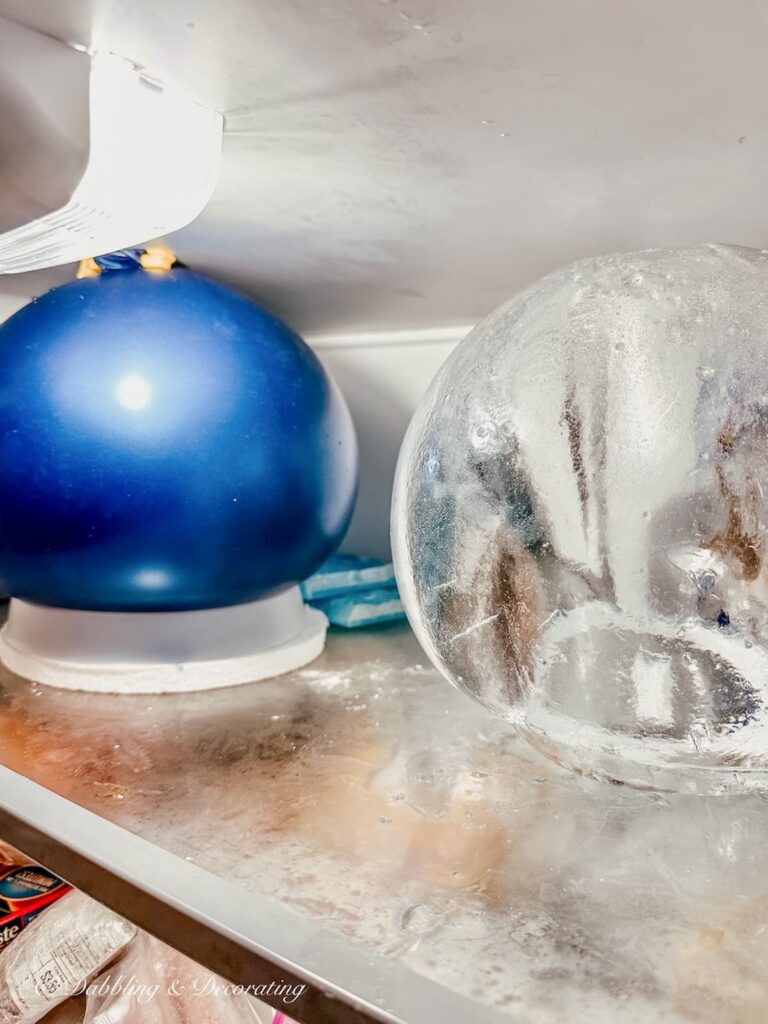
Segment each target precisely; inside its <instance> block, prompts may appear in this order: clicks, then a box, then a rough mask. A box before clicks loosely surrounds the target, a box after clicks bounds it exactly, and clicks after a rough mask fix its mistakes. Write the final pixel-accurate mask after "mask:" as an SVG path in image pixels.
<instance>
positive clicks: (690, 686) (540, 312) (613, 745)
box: [393, 245, 768, 790]
mask: <svg viewBox="0 0 768 1024" xmlns="http://www.w3.org/2000/svg"><path fill="white" fill-rule="evenodd" d="M767 521H768V252H760V251H757V250H753V249H745V248H735V247H730V246H722V245H709V246H702V247H699V248H694V249H687V250H649V251H646V252H639V253H630V254H624V255H615V256H607V257H602V258H598V259H588V260H583V261H581V262H579V263H576V264H574V265H573V266H570V267H566V268H565V269H564V270H560V271H558V272H556V273H554V274H552V275H550V276H549V277H546V278H545V279H544V280H542V281H540V282H538V283H537V284H535V285H533V286H532V287H530V288H529V289H528V290H527V291H525V292H523V293H522V294H520V295H518V296H517V297H516V298H513V299H512V300H511V301H510V302H508V303H507V304H506V305H504V306H502V307H501V308H499V309H498V310H496V312H494V313H492V314H491V315H490V316H489V317H488V318H487V319H486V320H484V321H483V322H482V323H481V324H480V325H479V326H478V327H476V328H475V330H473V331H472V333H471V334H470V335H469V337H467V339H466V340H465V341H464V342H463V344H461V345H460V346H459V348H458V349H457V350H456V352H455V353H454V355H453V356H452V357H451V358H450V359H449V360H448V362H447V363H446V364H445V365H444V366H443V367H442V369H441V370H440V372H439V373H438V375H437V377H436V378H435V380H434V382H433V384H432V386H431V388H430V390H429V392H428V394H427V396H426V397H425V399H424V401H423V402H422V404H421V406H420V408H419V410H418V411H417V413H416V416H415V418H414V420H413V422H412V424H411V427H410V429H409V432H408V435H407V437H406V440H405V444H404V446H403V450H402V453H401V456H400V462H399V466H398V473H397V480H396V486H395V498H394V506H393V542H394V547H395V558H396V567H397V571H398V580H399V583H400V587H401V591H402V595H403V599H404V601H405V603H406V607H407V610H408V614H409V617H410V620H411V623H412V624H413V626H414V629H415V631H416V633H417V635H418V637H419V639H420V640H421V643H422V645H423V646H424V647H425V649H426V651H427V652H428V653H429V655H430V656H431V658H432V659H433V661H434V662H435V664H436V665H437V666H438V667H439V668H440V669H441V670H442V671H443V672H444V674H445V675H447V676H448V677H449V678H450V679H451V680H453V682H455V683H456V684H457V685H458V686H460V687H461V688H463V689H464V690H466V691H467V692H468V693H470V694H471V695H473V696H474V697H476V698H477V699H478V700H480V701H482V702H483V703H484V704H486V705H487V706H488V707H489V708H491V709H492V710H493V711H494V712H496V713H497V714H499V715H502V716H503V717H505V718H507V719H509V720H510V721H512V722H515V723H516V724H517V725H518V726H519V727H520V728H521V729H522V731H523V732H524V733H525V734H526V736H527V737H528V738H529V739H530V740H531V741H532V742H534V743H535V744H536V745H537V746H539V747H540V748H541V749H543V750H545V751H546V752H547V753H549V754H550V755H552V756H554V757H556V758H557V759H558V760H561V761H562V762H563V763H567V764H569V765H571V766H573V767H577V768H580V769H582V770H585V771H589V772H597V773H599V774H602V775H607V776H609V777H612V778H616V779H620V780H623V781H627V782H631V783H636V784H638V785H658V786H659V787H670V788H701V787H704V788H707V789H710V790H712V789H714V790H717V789H721V788H732V787H736V788H739V787H745V786H750V785H756V786H761V787H762V786H764V785H768V565H767V564H766V560H767V559H768V544H767V543H766V522H767ZM696 769H701V770H696Z"/></svg>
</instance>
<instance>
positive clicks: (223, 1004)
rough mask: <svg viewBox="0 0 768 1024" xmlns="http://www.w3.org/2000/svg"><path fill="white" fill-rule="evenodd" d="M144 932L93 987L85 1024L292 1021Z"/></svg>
mask: <svg viewBox="0 0 768 1024" xmlns="http://www.w3.org/2000/svg"><path fill="white" fill-rule="evenodd" d="M232 988H233V986H231V985H229V984H228V983H227V982H225V981H224V979H223V978H219V977H218V976H217V975H215V974H212V973H211V972H210V971H208V970H206V969H205V968H204V967H200V966H199V965H198V964H196V963H195V962H194V961H192V960H189V959H188V958H187V957H185V956H183V955H182V954H181V953H178V952H176V950H174V949H171V948H170V947H169V946H166V945H164V944H163V943H161V942H158V940H157V939H154V938H152V936H150V935H147V934H146V933H144V932H141V933H140V934H139V935H138V936H137V938H136V939H134V941H133V942H132V943H131V945H130V946H129V947H128V950H127V951H126V952H125V954H124V955H123V956H121V957H120V958H119V960H118V961H116V962H115V963H114V964H113V965H112V966H111V967H110V968H109V969H108V970H106V971H104V972H102V973H101V974H100V975H99V976H98V977H96V978H94V979H93V981H92V982H91V984H90V985H89V986H88V991H87V997H88V1000H87V1005H86V1012H85V1021H84V1024H278V1022H279V1021H283V1022H287V1024H289V1022H288V1018H287V1017H285V1016H284V1015H282V1014H279V1013H276V1012H275V1011H274V1010H273V1009H271V1008H270V1007H269V1006H266V1005H265V1004H264V1003H261V1002H260V1001H259V1000H257V999H254V998H253V997H252V996H249V995H247V994H245V993H236V992H232V991H231V990H232Z"/></svg>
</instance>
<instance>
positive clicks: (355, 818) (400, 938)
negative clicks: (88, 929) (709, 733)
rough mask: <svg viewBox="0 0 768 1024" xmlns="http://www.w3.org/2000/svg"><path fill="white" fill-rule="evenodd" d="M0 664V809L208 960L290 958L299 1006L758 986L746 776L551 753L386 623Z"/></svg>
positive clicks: (316, 1016) (501, 1000)
mask: <svg viewBox="0 0 768 1024" xmlns="http://www.w3.org/2000/svg"><path fill="white" fill-rule="evenodd" d="M574 685H577V682H576V680H574ZM2 686H3V695H2V705H0V752H1V753H0V756H1V758H2V761H3V763H4V764H5V765H6V766H7V768H8V769H12V771H6V772H4V773H3V777H2V793H1V795H0V834H5V836H6V838H8V839H9V840H10V841H11V842H14V841H15V842H17V844H18V845H20V846H21V847H22V849H24V848H26V849H27V852H29V853H31V854H32V855H34V856H38V857H39V858H40V859H42V860H44V861H45V862H46V863H47V864H48V865H49V866H50V867H51V868H53V869H54V870H57V869H58V870H59V871H60V872H61V873H63V874H64V875H65V876H67V877H68V878H70V879H71V880H72V881H73V882H74V883H75V884H79V885H81V886H82V887H84V888H86V889H87V890H88V891H89V892H91V893H92V894H93V895H94V896H96V897H97V898H99V899H101V900H103V902H105V903H107V904H109V905H111V906H113V907H114V908H115V909H116V910H118V911H120V912H122V913H124V914H126V915H127V916H129V917H132V918H133V919H135V920H136V921H137V923H139V924H142V925H143V926H144V927H147V928H148V929H149V930H151V931H154V932H155V933H156V934H158V935H159V936H160V937H161V938H164V939H166V940H167V941H170V942H171V943H172V944H173V945H175V946H177V947H178V948H180V949H182V951H183V952H187V953H190V954H191V955H193V956H195V957H196V958H197V959H198V960H200V961H201V962H203V963H205V964H206V966H209V967H211V968H212V969H214V970H216V971H218V972H220V973H223V974H225V975H226V976H227V977H230V978H232V979H233V980H237V981H240V982H245V983H254V982H257V981H259V980H265V981H266V980H271V979H276V980H277V979H279V978H283V979H290V978H294V979H298V980H302V981H303V980H307V981H310V982H311V983H312V985H313V991H312V993H311V994H309V995H307V996H305V997H303V998H302V999H301V1000H299V1001H298V1002H297V1003H296V1004H294V1005H293V1006H290V1007H283V1008H284V1009H286V1010H287V1012H289V1013H291V1015H292V1016H295V1017H296V1018H297V1019H299V1020H304V1021H306V1022H307V1024H316V1022H319V1021H322V1020H328V1021H334V1022H342V1021H346V1020H349V1021H352V1020H360V1019H379V1020H400V1021H404V1022H406V1024H431V1022H433V1021H434V1022H436V1024H437V1022H440V1024H448V1022H451V1021H457V1022H458V1021H464V1022H465V1021H467V1020H472V1021H473V1022H477V1024H482V1022H485V1021H487V1022H491V1021H503V1020H504V1019H507V1020H535V1021H536V1022H537V1024H556V1022H560V1021H565V1020H567V1021H569V1024H574V1022H576V1024H580V1022H585V1024H586V1022H587V1021H589V1022H595V1021H599V1022H603V1021H605V1022H611V1024H623V1022H626V1024H631V1022H635V1021H637V1022H642V1024H657V1022H658V1024H663V1022H672V1021H680V1022H681V1021H685V1020H697V1021H712V1022H713V1024H714V1022H717V1024H722V1021H723V1020H728V1021H732V1022H740V1021H744V1022H746V1021H750V1020H752V1019H760V1018H759V1014H760V1013H762V1008H764V1006H765V1005H766V1003H768V976H767V975H766V972H765V971H764V970H761V969H760V967H759V965H760V964H764V963H765V962H766V959H767V958H768V929H767V928H766V927H765V924H766V921H767V920H768V883H767V882H766V881H765V877H764V875H765V855H764V851H765V849H766V847H767V845H768V844H767V841H768V814H766V804H765V801H764V799H762V798H761V797H760V796H759V795H752V796H743V797H741V796H740V797H731V798H728V799H722V798H716V797H713V798H701V797H695V796H672V795H670V794H663V795H662V794H655V793H648V792H639V791H634V790H631V789H628V788H626V787H619V786H611V785H609V784H607V783H604V782H599V781H596V780H589V779H584V778H580V777H577V776H575V775H572V774H570V773H568V772H566V771H564V770H562V769H560V768H558V767H557V766H555V765H552V764H550V763H548V762H545V761H543V760H542V759H541V758H540V757H539V756H538V755H536V754H534V753H533V752H531V751H530V750H529V749H528V747H527V746H526V745H525V744H523V743H521V741H519V740H518V739H516V738H515V737H514V735H513V733H512V731H511V729H510V727H509V726H508V725H506V724H505V723H503V722H501V721H497V720H495V719H493V718H491V717H490V716H489V715H488V714H487V713H486V712H485V711H484V709H482V708H481V707H480V706H479V705H476V704H474V703H473V702H472V701H470V700H468V699H467V698H466V697H464V696H463V695H461V694H460V693H458V692H457V691H455V690H454V689H453V688H451V687H450V686H449V685H448V684H447V683H446V682H445V681H444V680H443V679H442V678H441V677H440V676H439V674H438V673H437V672H436V671H435V670H434V669H432V668H431V667H430V666H429V665H428V664H427V662H426V660H425V658H424V655H423V654H422V652H421V651H420V649H419V647H418V645H417V644H416V641H415V640H414V638H413V636H412V634H411V633H410V632H409V631H408V630H407V628H405V627H401V626H397V627H391V628H385V629H381V630H378V631H371V632H368V633H363V634H353V635H341V634H333V635H331V636H330V638H329V643H328V648H327V650H326V652H325V654H324V655H323V656H322V658H321V659H320V660H319V661H317V662H315V663H314V664H313V665H311V666H310V667H309V668H306V669H304V670H301V671H299V672H296V673H293V674H292V675H290V676H286V677H282V678H281V679H278V680H273V681H269V682H262V683H256V684H253V685H249V686H243V687H237V688H232V689H229V690H219V691H213V692H211V693H207V694H191V695H173V696H168V697H146V696H141V697H119V698H118V697H111V696H109V697H107V696H95V695H90V694H79V693H70V692H65V691H56V690H52V689H48V688H45V687H39V686H33V685H31V684H29V683H27V682H25V681H23V680H20V679H18V678H14V677H11V676H9V675H7V674H6V675H5V676H4V677H3V679H2ZM14 773H16V774H14ZM35 783H38V784H39V785H35ZM40 787H44V788H40ZM54 794H55V795H54ZM62 798H66V799H62ZM69 801H71V803H70V802H69ZM182 921H183V922H186V923H187V927H186V928H183V927H182ZM273 965H274V966H273ZM328 992H330V993H331V995H332V996H333V997H334V999H333V1000H331V1001H328V1000H327V999H326V998H325V996H324V995H323V993H328ZM354 1007H356V1008H354ZM755 1015H758V1016H757V1018H756V1017H755Z"/></svg>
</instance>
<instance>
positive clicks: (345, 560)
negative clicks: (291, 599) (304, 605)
mask: <svg viewBox="0 0 768 1024" xmlns="http://www.w3.org/2000/svg"><path fill="white" fill-rule="evenodd" d="M394 584H395V570H394V567H393V565H392V563H391V562H382V561H380V560H379V559H378V558H368V557H367V556H365V555H331V557H330V558H329V559H328V560H327V561H326V562H324V563H323V564H322V565H321V566H320V568H319V569H318V570H317V572H316V573H315V574H314V575H313V576H310V578H309V579H308V580H304V582H303V583H302V585H301V592H302V595H303V597H304V600H305V601H315V600H317V599H318V598H323V597H336V596H337V595H339V594H346V593H349V592H350V591H355V590H366V589H368V588H370V587H385V586H394Z"/></svg>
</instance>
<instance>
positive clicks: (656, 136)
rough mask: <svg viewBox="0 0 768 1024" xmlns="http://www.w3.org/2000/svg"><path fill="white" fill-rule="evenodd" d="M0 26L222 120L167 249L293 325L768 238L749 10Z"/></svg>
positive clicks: (753, 2) (212, 13) (205, 13)
mask: <svg viewBox="0 0 768 1024" xmlns="http://www.w3.org/2000/svg"><path fill="white" fill-rule="evenodd" d="M0 13H3V14H6V15H7V16H8V17H11V18H13V19H15V20H16V21H19V22H21V23H23V24H26V25H28V26H30V27H33V28H36V29H38V30H41V31H43V32H45V33H47V34H49V35H51V36H53V37H55V38H57V39H59V40H64V41H72V42H76V43H85V44H89V45H93V46H96V47H100V48H103V47H108V48H110V49H112V50H115V51H116V52H118V53H120V54H122V55H124V56H127V57H130V58H132V59H133V60H135V61H137V62H139V63H141V64H145V65H147V67H148V69H149V70H150V71H151V72H152V73H154V74H156V75H157V76H158V77H160V78H173V79H176V80H177V81H180V82H181V83H183V84H185V85H186V86H187V87H188V88H189V89H190V90H191V91H192V92H193V93H194V94H195V95H196V96H198V97H199V98H200V99H201V100H202V101H204V102H206V103H208V104H210V105H213V106H215V107H217V108H218V109H220V110H222V111H223V112H224V113H225V115H226V136H225V143H224V159H223V166H222V172H221V177H220V181H219V184H218V188H217V191H216V193H215V196H214V198H213V200H212V201H211V203H210V205H209V207H208V208H207V209H206V211H205V212H204V213H203V214H202V215H201V216H200V217H199V218H198V220H197V221H196V222H195V223H193V224H192V225H191V226H190V227H188V228H186V229H185V230H183V231H182V232H180V233H178V234H177V235H176V236H175V238H174V242H175V245H176V247H177V249H178V250H179V252H180V254H181V255H182V256H183V258H184V259H185V260H186V261H187V262H189V263H190V264H193V265H195V266H196V267H198V268H200V269H207V270H209V271H211V272H212V273H215V274H217V275H219V276H221V277H223V278H225V279H228V280H230V281H232V282H233V283H237V284H239V285H241V286H244V287H246V288H247V289H248V290H249V291H250V292H251V293H252V294H254V295H256V296H257V297H260V298H261V299H262V300H264V301H265V302H266V303H267V304H268V305H270V306H271V307H272V308H273V309H274V310H275V311H276V312H278V313H282V314H284V315H286V316H287V317H288V318H289V319H290V320H291V321H292V322H293V323H294V324H295V325H296V326H297V327H298V328H300V329H303V330H304V331H311V332H313V333H317V332H325V331H328V332H331V331H333V332H336V331H345V330H353V329H366V328H389V327H419V326H427V325H429V326H437V325H450V324H453V323H466V322H470V321H473V320H475V319H476V318H477V317H479V316H481V315H482V314H484V313H485V312H487V311H489V310H490V309H491V308H493V307H494V306H496V305H497V304H498V303H499V302H501V301H502V300H503V299H504V298H506V297H507V296H509V295H510V294H512V293H513V292H515V291H516V290H518V289H520V288H521V287H523V286H524V285H526V284H527V283H528V282H530V281H531V280H533V279H534V278H536V277H538V276H540V275H541V274H542V273H544V272H546V271H548V270H550V269H552V268H554V267H556V266H558V265H560V264H562V263H564V262H567V261H570V260H573V259H575V258H577V257H579V256H583V255H590V254H595V253H599V252H606V251H611V250H616V249H627V248H640V247H645V246H652V245H688V244H692V243H694V242H700V241H727V242H735V243H741V244H746V245H754V246H758V247H761V246H762V245H764V244H765V239H766V227H768V224H767V220H768V215H767V214H766V202H767V201H766V195H767V194H768V193H767V190H766V179H765V168H766V166H768V132H767V130H766V108H768V100H767V99H766V97H767V96H768V63H766V61H765V54H766V52H768V7H766V5H765V4H764V3H762V2H758V0H741V2H740V3H739V4H737V5H734V4H733V3H732V0H677V2H676V3H670V2H669V0H646V2H644V3H643V4H627V3H616V2H615V0H569V2H567V3H566V2H563V0H477V2H475V3H472V2H469V0H346V2H345V0H330V2H317V0H262V2H254V0H218V2H211V0H206V2H194V0H162V2H154V3H139V2H135V3H127V2H114V0H113V2H109V0H101V2H100V0H90V2H88V0H36V2H35V3H33V4H32V3H29V2H28V0H0ZM42 281H43V278H42V277H38V276H35V275H30V280H29V288H28V290H29V292H30V293H31V292H34V291H39V290H40V282H42ZM17 288H18V283H15V284H14V289H17Z"/></svg>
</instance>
